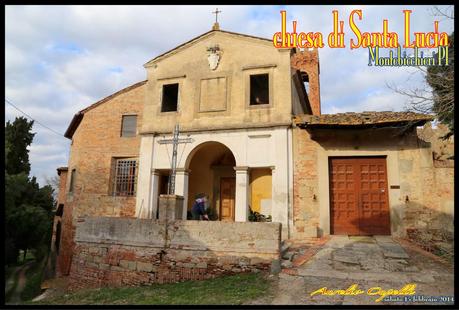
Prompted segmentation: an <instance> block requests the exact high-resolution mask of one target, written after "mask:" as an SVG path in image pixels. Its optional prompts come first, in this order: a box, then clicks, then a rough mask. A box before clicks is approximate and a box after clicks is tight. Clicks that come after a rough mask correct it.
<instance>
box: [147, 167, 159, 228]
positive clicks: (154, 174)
mask: <svg viewBox="0 0 459 310" xmlns="http://www.w3.org/2000/svg"><path fill="white" fill-rule="evenodd" d="M159 178H160V174H159V172H158V171H157V170H155V169H152V170H151V188H150V207H149V208H148V218H149V219H154V220H155V219H156V213H157V212H158V193H159Z"/></svg>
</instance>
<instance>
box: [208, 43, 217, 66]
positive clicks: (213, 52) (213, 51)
mask: <svg viewBox="0 0 459 310" xmlns="http://www.w3.org/2000/svg"><path fill="white" fill-rule="evenodd" d="M207 51H208V52H209V54H208V56H207V60H208V61H209V67H210V69H211V70H215V69H217V66H218V63H219V61H220V48H219V47H218V45H215V46H212V47H209V48H208V49H207Z"/></svg>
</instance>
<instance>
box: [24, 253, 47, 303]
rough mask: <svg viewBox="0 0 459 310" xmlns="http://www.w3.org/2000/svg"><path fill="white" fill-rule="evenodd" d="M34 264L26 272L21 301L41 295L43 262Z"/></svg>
mask: <svg viewBox="0 0 459 310" xmlns="http://www.w3.org/2000/svg"><path fill="white" fill-rule="evenodd" d="M45 261H46V260H43V261H42V262H34V263H33V265H32V266H30V267H29V269H27V270H26V272H25V276H26V283H25V286H24V289H23V290H22V292H21V299H22V300H31V299H33V298H34V297H36V296H37V295H39V294H40V293H41V280H42V278H43V271H44V262H45Z"/></svg>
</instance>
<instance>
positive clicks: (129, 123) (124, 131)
mask: <svg viewBox="0 0 459 310" xmlns="http://www.w3.org/2000/svg"><path fill="white" fill-rule="evenodd" d="M136 131H137V115H123V118H122V120H121V137H135V135H136Z"/></svg>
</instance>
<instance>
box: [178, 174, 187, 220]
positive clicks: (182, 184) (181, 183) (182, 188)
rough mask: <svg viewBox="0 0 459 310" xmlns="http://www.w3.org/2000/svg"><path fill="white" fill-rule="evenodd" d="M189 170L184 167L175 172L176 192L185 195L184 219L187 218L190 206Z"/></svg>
mask: <svg viewBox="0 0 459 310" xmlns="http://www.w3.org/2000/svg"><path fill="white" fill-rule="evenodd" d="M188 172H189V171H188V170H186V169H184V168H177V170H176V174H175V194H176V195H180V196H182V197H183V215H182V219H183V220H186V213H187V208H188Z"/></svg>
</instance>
